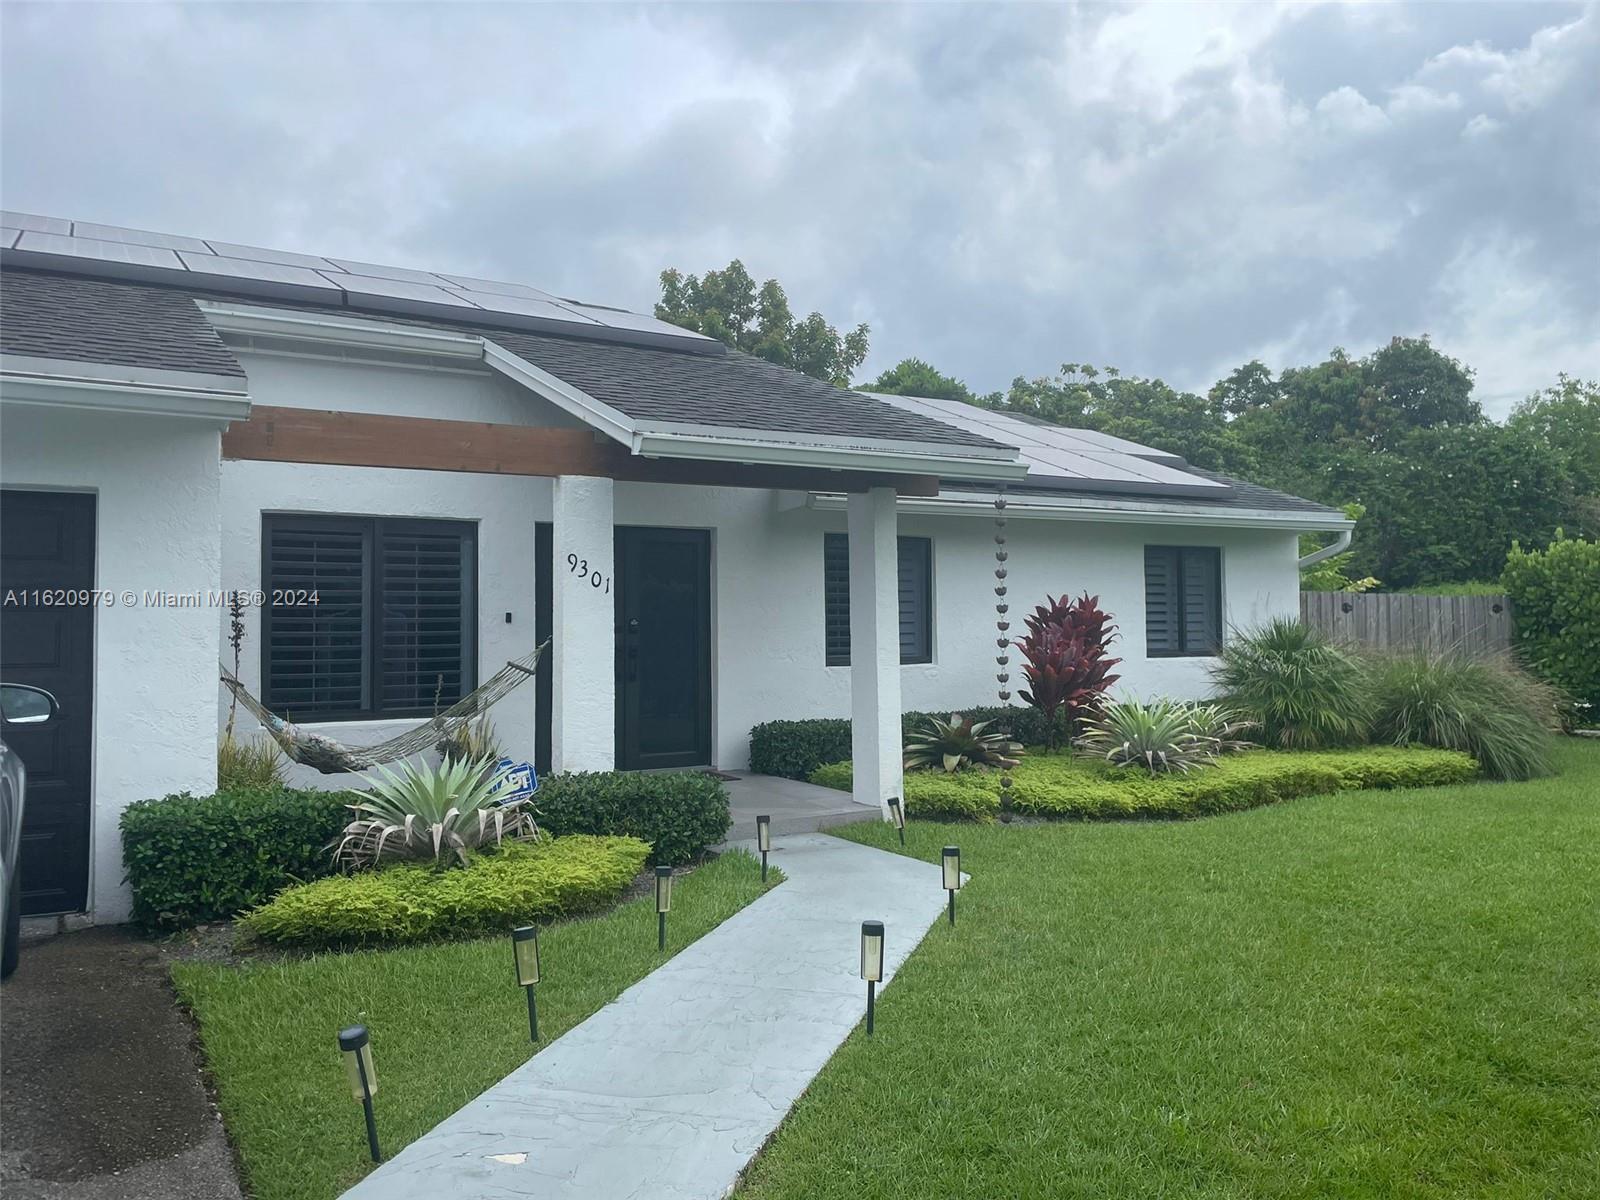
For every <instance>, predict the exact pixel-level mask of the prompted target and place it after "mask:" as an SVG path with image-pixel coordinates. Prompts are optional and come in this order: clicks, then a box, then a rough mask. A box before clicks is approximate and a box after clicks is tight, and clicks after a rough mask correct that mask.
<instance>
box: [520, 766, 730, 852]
mask: <svg viewBox="0 0 1600 1200" xmlns="http://www.w3.org/2000/svg"><path fill="white" fill-rule="evenodd" d="M533 802H534V806H535V810H536V811H537V813H538V819H539V827H540V828H541V829H544V830H545V831H546V832H548V833H553V834H556V835H558V836H559V835H562V834H573V833H589V834H599V835H613V834H614V835H623V836H627V837H636V838H639V839H640V840H641V841H644V842H648V843H649V844H650V846H651V851H650V861H651V862H652V863H668V864H670V865H672V866H677V865H679V864H681V863H686V862H689V861H690V860H692V859H695V858H698V857H700V855H702V854H704V853H705V850H706V847H707V846H711V845H715V844H716V843H717V842H720V841H721V840H722V839H723V836H724V835H725V834H726V833H727V832H728V826H729V824H730V823H731V821H732V817H731V816H730V814H729V812H728V789H727V788H725V787H723V786H722V782H721V781H720V780H717V779H713V778H712V777H711V776H710V775H702V774H700V773H699V772H697V771H694V772H689V771H685V772H673V773H668V774H661V775H643V774H638V773H636V772H629V771H595V772H589V771H581V772H575V773H573V774H569V775H551V776H549V777H547V778H545V779H543V780H541V781H540V784H539V791H538V792H537V793H536V794H535V795H534V798H533Z"/></svg>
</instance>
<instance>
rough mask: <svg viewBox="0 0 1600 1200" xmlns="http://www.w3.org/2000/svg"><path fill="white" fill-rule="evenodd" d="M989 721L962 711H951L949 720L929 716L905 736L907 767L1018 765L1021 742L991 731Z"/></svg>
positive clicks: (948, 769) (958, 767)
mask: <svg viewBox="0 0 1600 1200" xmlns="http://www.w3.org/2000/svg"><path fill="white" fill-rule="evenodd" d="M989 724H990V723H989V722H988V721H979V722H977V723H974V722H973V720H972V718H971V717H963V716H962V715H961V714H960V713H951V714H950V719H949V720H948V721H944V720H941V719H940V718H938V717H929V718H927V720H926V721H925V722H924V723H923V724H922V726H921V727H920V728H919V729H916V730H914V731H913V732H912V733H911V735H910V736H909V737H907V738H906V749H905V769H906V770H908V771H914V770H917V769H919V768H934V767H937V768H941V769H943V770H945V771H952V772H953V771H960V770H962V769H964V768H967V767H1014V766H1016V765H1017V761H1018V760H1017V756H1018V755H1020V754H1021V753H1022V745H1021V743H1019V742H1013V741H1012V740H1011V739H1010V738H1008V737H1006V735H1005V734H1003V733H998V732H996V733H990V732H989V731H988V730H989Z"/></svg>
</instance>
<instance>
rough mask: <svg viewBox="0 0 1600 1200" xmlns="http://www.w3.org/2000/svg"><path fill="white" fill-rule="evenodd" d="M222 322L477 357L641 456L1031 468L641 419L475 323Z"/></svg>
mask: <svg viewBox="0 0 1600 1200" xmlns="http://www.w3.org/2000/svg"><path fill="white" fill-rule="evenodd" d="M195 303H196V304H197V305H198V306H199V308H200V310H201V312H202V313H204V314H205V316H206V319H207V320H209V321H210V322H211V324H212V325H213V326H215V327H216V328H217V329H218V330H219V331H222V332H224V333H230V334H235V335H239V336H244V337H258V336H259V337H277V338H290V339H296V340H301V341H313V342H319V343H322V344H326V345H337V346H354V347H359V348H363V349H369V350H385V351H389V352H393V353H401V354H419V355H430V356H451V357H456V358H462V359H478V360H480V361H481V362H482V363H483V364H484V365H485V366H487V367H488V368H489V369H490V370H492V371H495V372H497V373H499V374H501V375H504V376H505V377H506V378H508V379H510V380H512V381H513V382H514V383H517V384H519V385H520V386H522V387H524V388H526V389H527V390H528V391H530V392H532V393H534V395H536V396H540V397H542V398H543V399H545V400H548V401H549V402H550V403H551V404H554V405H555V406H556V407H557V408H559V409H561V410H562V411H563V412H565V413H566V414H568V415H569V416H572V417H576V418H577V419H578V420H580V421H582V422H583V423H584V424H586V425H589V426H590V427H592V428H594V429H596V430H598V431H599V432H601V433H603V434H605V435H606V436H607V437H610V438H612V439H614V440H616V441H619V442H622V443H623V444H625V445H626V446H627V447H628V448H629V450H630V452H632V453H633V454H635V455H638V456H640V457H643V458H674V459H695V460H701V461H712V462H736V463H755V464H761V465H768V466H790V467H810V468H814V469H819V468H820V469H823V470H834V471H880V472H885V473H890V474H900V475H943V476H947V477H948V476H959V477H961V478H964V479H984V480H996V481H1000V480H1004V481H1008V482H1020V481H1021V480H1023V479H1025V478H1026V477H1027V474H1028V468H1027V464H1026V463H1024V462H1022V461H1021V457H1020V452H1019V451H1017V450H1014V449H1011V448H1010V447H999V446H997V447H994V448H989V449H986V448H984V447H982V446H946V445H943V444H941V443H935V442H914V441H893V440H887V439H884V440H879V439H873V438H850V437H839V436H829V435H814V434H797V435H795V436H796V437H803V438H805V440H804V441H803V442H792V441H783V440H782V434H781V431H776V430H775V431H771V432H764V431H752V430H748V429H734V428H727V427H723V426H706V425H695V424H688V423H677V422H658V421H635V420H634V419H633V418H632V417H629V416H628V415H627V414H626V413H624V412H622V411H621V410H620V409H618V408H614V407H613V406H611V405H609V404H606V403H605V402H604V401H601V400H597V399H596V398H595V397H593V396H591V395H589V394H588V393H587V392H584V391H583V390H582V389H580V388H576V387H574V386H572V385H571V384H570V383H567V382H566V381H565V380H563V379H560V378H558V377H557V376H555V375H552V374H551V373H550V372H548V371H546V370H543V369H542V368H540V367H537V366H535V365H534V364H533V363H531V362H529V361H528V360H527V359H525V358H523V357H521V356H520V355H518V354H514V353H512V352H511V351H510V350H507V349H506V348H505V347H504V346H501V345H499V344H498V343H497V342H495V341H493V340H492V339H489V338H486V337H482V336H480V335H478V334H471V333H445V332H439V331H437V330H431V329H426V328H423V327H420V326H414V325H398V324H393V323H390V322H387V321H372V320H363V319H360V318H352V317H336V316H330V315H327V314H322V313H306V312H295V311H289V310H284V309H274V308H263V307H258V306H256V305H248V304H223V303H218V302H215V301H210V300H196V301H195Z"/></svg>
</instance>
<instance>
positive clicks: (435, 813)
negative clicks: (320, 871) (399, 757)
mask: <svg viewBox="0 0 1600 1200" xmlns="http://www.w3.org/2000/svg"><path fill="white" fill-rule="evenodd" d="M504 777H505V772H504V771H502V770H500V769H499V768H497V767H496V766H495V764H494V762H493V761H492V760H489V759H471V760H462V759H457V760H454V761H450V760H446V761H444V762H441V763H440V764H439V765H438V766H418V765H416V764H414V763H409V762H408V763H406V764H404V766H402V767H401V769H400V770H399V771H390V770H388V769H387V768H385V767H374V768H373V769H372V771H371V772H370V773H369V774H367V775H365V776H363V778H364V779H365V781H366V782H367V784H368V785H369V786H370V787H371V789H372V790H371V791H370V792H367V793H364V794H362V796H361V798H360V799H359V800H357V801H356V802H355V803H353V804H351V805H350V806H349V808H350V811H351V812H352V813H354V814H355V817H354V819H353V820H352V821H351V822H350V823H349V824H348V825H346V826H345V829H344V837H343V838H342V839H340V841H339V844H338V848H337V849H336V850H335V851H334V858H335V860H337V861H339V862H341V863H345V864H347V865H349V866H353V867H372V866H377V865H378V864H379V863H380V862H384V861H386V860H389V859H422V860H426V861H430V862H434V863H439V864H445V863H448V862H451V861H453V862H456V863H459V864H460V865H461V866H466V865H467V862H468V861H469V858H470V855H471V853H472V851H474V850H477V849H479V848H481V847H484V846H498V845H499V844H500V843H501V842H503V841H532V840H537V839H538V837H539V826H538V825H537V824H536V823H535V822H534V819H533V807H532V804H531V802H530V801H529V800H528V799H526V798H523V799H520V800H506V801H503V800H502V799H501V797H500V793H499V791H498V790H497V789H498V788H499V785H500V784H501V782H502V780H503V779H504Z"/></svg>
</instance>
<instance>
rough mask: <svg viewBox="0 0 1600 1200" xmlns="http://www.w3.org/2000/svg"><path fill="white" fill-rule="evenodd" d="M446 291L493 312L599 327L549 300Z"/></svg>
mask: <svg viewBox="0 0 1600 1200" xmlns="http://www.w3.org/2000/svg"><path fill="white" fill-rule="evenodd" d="M445 290H446V291H448V292H450V293H451V294H453V295H455V296H459V297H460V298H461V299H463V300H465V301H467V302H469V303H471V304H475V305H478V306H479V307H481V308H484V309H487V310H488V311H489V312H495V313H520V314H521V315H523V316H525V317H544V318H546V319H547V320H551V321H582V322H583V323H585V324H587V325H592V326H593V327H594V328H596V329H599V328H600V327H601V326H600V322H598V321H591V320H589V319H588V318H587V317H584V316H581V315H580V314H578V313H575V312H573V311H572V310H571V309H570V308H567V307H565V306H564V305H560V304H554V303H552V302H551V301H549V300H530V299H527V298H526V297H523V296H492V295H490V294H489V293H488V292H465V291H459V290H457V289H455V288H446V289H445Z"/></svg>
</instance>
